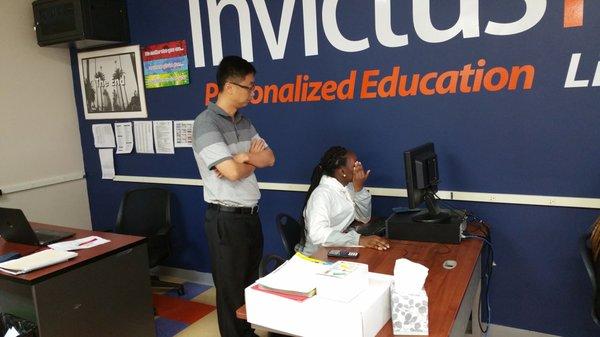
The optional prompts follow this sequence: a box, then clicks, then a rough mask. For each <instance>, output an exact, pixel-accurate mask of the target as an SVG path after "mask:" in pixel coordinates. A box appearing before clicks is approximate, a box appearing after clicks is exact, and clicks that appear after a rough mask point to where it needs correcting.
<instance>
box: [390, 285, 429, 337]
mask: <svg viewBox="0 0 600 337" xmlns="http://www.w3.org/2000/svg"><path fill="white" fill-rule="evenodd" d="M390 294H391V309H392V312H391V314H392V326H393V328H394V335H429V299H428V298H427V293H426V292H425V289H422V290H420V291H416V292H414V291H413V292H403V291H401V290H400V289H396V287H395V286H394V285H393V284H392V289H391V292H390Z"/></svg>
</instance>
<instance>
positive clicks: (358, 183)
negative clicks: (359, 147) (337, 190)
mask: <svg viewBox="0 0 600 337" xmlns="http://www.w3.org/2000/svg"><path fill="white" fill-rule="evenodd" d="M353 170H354V172H353V176H352V183H353V184H354V190H355V191H356V192H358V191H360V190H362V188H363V187H364V186H365V181H366V180H367V178H369V174H371V170H368V171H367V172H365V169H364V168H363V166H362V163H361V162H359V161H358V160H357V161H355V162H354V168H353Z"/></svg>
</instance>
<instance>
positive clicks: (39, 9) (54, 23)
mask: <svg viewBox="0 0 600 337" xmlns="http://www.w3.org/2000/svg"><path fill="white" fill-rule="evenodd" d="M32 5H33V16H34V19H35V32H36V36H37V41H38V44H39V45H40V46H49V45H65V46H68V45H69V44H74V45H75V46H76V47H77V48H78V49H83V48H89V47H98V46H103V45H110V44H117V43H127V42H129V20H128V19H127V6H126V3H125V0H36V1H34V2H33V3H32Z"/></svg>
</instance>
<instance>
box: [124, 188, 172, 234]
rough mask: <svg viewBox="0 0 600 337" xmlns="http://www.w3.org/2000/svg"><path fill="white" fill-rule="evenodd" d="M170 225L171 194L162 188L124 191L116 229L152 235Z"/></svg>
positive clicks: (128, 232)
mask: <svg viewBox="0 0 600 337" xmlns="http://www.w3.org/2000/svg"><path fill="white" fill-rule="evenodd" d="M170 227H171V196H170V193H169V191H167V190H165V189H162V188H155V187H151V188H142V189H136V190H131V191H128V192H126V193H125V195H124V196H123V200H121V207H120V208H119V213H118V215H117V225H116V231H117V232H118V233H123V234H131V235H139V236H146V237H148V236H152V235H154V234H155V233H157V232H160V231H164V230H165V229H167V230H168V229H169V228H170Z"/></svg>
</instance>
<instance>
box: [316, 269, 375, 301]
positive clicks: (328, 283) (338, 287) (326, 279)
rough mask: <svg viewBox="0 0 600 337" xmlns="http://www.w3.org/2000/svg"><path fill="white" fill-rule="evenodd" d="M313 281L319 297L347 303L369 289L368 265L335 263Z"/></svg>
mask: <svg viewBox="0 0 600 337" xmlns="http://www.w3.org/2000/svg"><path fill="white" fill-rule="evenodd" d="M336 275H338V276H336ZM315 281H316V285H317V294H318V295H319V296H321V297H322V298H327V299H330V300H334V301H341V302H346V303H347V302H350V301H351V300H353V299H354V298H355V297H356V296H358V295H359V294H360V293H362V292H363V291H365V290H366V289H367V288H368V287H369V265H367V264H364V263H357V262H350V261H337V262H336V263H334V264H333V265H332V266H331V267H330V268H329V269H328V270H326V271H325V272H323V273H321V274H317V276H316V279H315Z"/></svg>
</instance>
